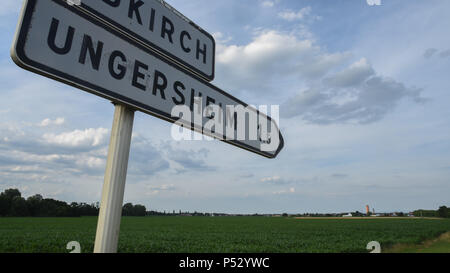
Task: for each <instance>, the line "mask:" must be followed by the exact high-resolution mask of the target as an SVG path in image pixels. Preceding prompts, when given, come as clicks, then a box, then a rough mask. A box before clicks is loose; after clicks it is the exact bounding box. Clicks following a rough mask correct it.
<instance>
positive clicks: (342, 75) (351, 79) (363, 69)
mask: <svg viewBox="0 0 450 273" xmlns="http://www.w3.org/2000/svg"><path fill="white" fill-rule="evenodd" d="M374 74H375V71H374V69H373V68H372V66H371V65H370V64H369V63H368V62H367V60H366V59H365V58H362V59H361V60H359V61H357V62H355V63H353V64H352V65H350V67H348V68H347V69H344V70H342V71H340V72H337V73H335V74H334V75H332V76H331V77H329V78H326V79H325V82H327V84H329V85H331V86H334V87H349V86H355V85H358V84H361V83H362V82H363V81H364V80H366V79H367V78H368V77H370V76H372V75H374Z"/></svg>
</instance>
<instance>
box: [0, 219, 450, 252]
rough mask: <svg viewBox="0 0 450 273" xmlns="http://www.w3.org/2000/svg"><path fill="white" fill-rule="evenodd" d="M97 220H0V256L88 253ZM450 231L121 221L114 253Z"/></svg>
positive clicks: (325, 242) (393, 222) (403, 238)
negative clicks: (71, 246) (72, 249)
mask: <svg viewBox="0 0 450 273" xmlns="http://www.w3.org/2000/svg"><path fill="white" fill-rule="evenodd" d="M96 225H97V218H96V217H80V218H0V252H3V253H4V252H33V253H34V252H37V253H55V252H56V253H67V252H69V250H67V249H66V245H67V243H68V242H70V241H78V242H79V243H80V244H81V251H82V252H83V253H89V252H92V251H93V247H94V239H95V231H96ZM448 231H450V220H448V219H416V218H414V219H411V218H391V219H370V218H369V219H367V218H366V219H294V218H282V217H278V218H276V217H275V218H272V217H123V219H122V225H121V234H120V240H119V252H139V253H142V252H146V253H181V252H188V253H210V252H212V253H264V252H275V253H316V252H330V253H334V252H367V250H366V245H367V243H368V242H370V241H378V242H380V243H381V246H382V248H386V247H390V246H392V245H398V244H404V245H407V244H418V243H420V242H422V241H425V240H427V239H432V238H436V237H438V236H439V235H440V234H443V233H445V232H448Z"/></svg>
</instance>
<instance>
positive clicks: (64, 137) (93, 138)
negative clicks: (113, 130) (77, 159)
mask: <svg viewBox="0 0 450 273" xmlns="http://www.w3.org/2000/svg"><path fill="white" fill-rule="evenodd" d="M108 132H109V130H108V129H105V128H97V129H93V128H90V129H86V130H84V131H81V130H75V131H72V132H67V133H62V134H58V135H56V134H45V135H44V136H43V138H44V140H45V141H46V142H48V143H49V144H56V145H60V146H67V147H89V146H90V147H96V146H100V145H101V144H103V143H104V141H105V140H106V137H107V135H108Z"/></svg>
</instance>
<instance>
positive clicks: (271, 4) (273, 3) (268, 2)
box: [261, 0, 280, 8]
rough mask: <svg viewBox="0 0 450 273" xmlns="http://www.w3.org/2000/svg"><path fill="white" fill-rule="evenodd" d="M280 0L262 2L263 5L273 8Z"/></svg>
mask: <svg viewBox="0 0 450 273" xmlns="http://www.w3.org/2000/svg"><path fill="white" fill-rule="evenodd" d="M279 2H280V0H264V1H262V2H261V6H263V7H265V8H273V7H274V6H275V4H278V3H279Z"/></svg>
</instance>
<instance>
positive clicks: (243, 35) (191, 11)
mask: <svg viewBox="0 0 450 273" xmlns="http://www.w3.org/2000/svg"><path fill="white" fill-rule="evenodd" d="M167 2H168V3H169V4H170V5H172V6H173V7H175V8H176V9H177V10H178V11H180V12H181V13H182V14H184V15H185V16H187V17H188V18H190V19H191V20H192V21H194V22H195V23H196V24H197V25H199V26H201V27H202V28H203V29H205V30H206V31H207V32H209V33H211V34H212V35H213V36H214V38H215V40H216V46H217V48H216V64H215V67H216V78H215V80H214V81H213V82H212V83H213V84H214V85H216V86H218V87H219V88H221V89H223V90H225V91H227V92H228V93H230V94H232V95H233V96H235V97H237V98H239V99H241V100H243V101H245V102H246V103H249V104H252V105H269V106H270V105H279V106H280V120H279V127H280V128H281V132H282V134H283V138H284V141H285V146H284V149H283V150H282V151H281V153H280V154H279V155H278V157H277V158H276V159H267V158H264V157H261V156H259V155H256V154H253V153H249V152H247V151H245V150H242V149H238V148H236V147H234V146H231V145H229V144H226V143H223V142H220V141H207V140H203V141H175V140H174V139H173V138H172V137H171V127H172V124H170V123H167V122H165V121H162V120H159V119H157V118H154V117H152V116H149V115H146V114H144V113H140V112H138V113H136V116H135V123H134V129H133V138H132V146H131V152H130V161H129V167H128V175H127V182H126V189H125V197H124V201H125V202H132V203H134V204H137V203H138V204H143V205H145V206H146V207H147V209H148V210H159V211H163V210H166V211H172V210H176V211H178V210H183V211H202V212H225V213H305V212H322V213H325V212H350V211H357V210H358V211H364V208H365V205H367V204H368V205H370V207H371V208H374V209H375V210H376V211H378V212H388V211H405V212H407V211H412V210H415V209H419V208H423V209H437V208H438V207H439V206H442V205H447V206H450V200H449V196H450V107H448V103H449V102H450V92H449V91H450V81H449V80H448V79H449V77H448V71H450V36H449V35H448V26H449V25H450V17H449V16H448V14H449V12H450V2H449V1H446V0H429V1H420V0H409V1H404V0H381V1H380V4H381V5H369V4H373V3H376V2H377V1H367V0H334V1H327V0H247V1H240V0H227V1H217V0H190V1H185V0H167ZM372 2H373V3H372ZM20 7H21V1H17V0H3V1H2V4H1V5H0V33H2V35H1V39H0V94H1V95H2V99H1V100H0V191H3V190H5V189H8V188H18V189H19V190H20V191H21V192H22V195H23V196H24V197H28V196H31V195H34V194H42V195H43V196H44V197H48V198H55V199H59V200H63V201H66V202H87V203H92V202H98V201H100V199H101V191H102V186H103V176H104V172H105V164H106V156H107V149H108V144H109V136H110V129H111V125H112V119H113V113H114V106H113V105H112V104H111V103H110V102H109V101H107V100H105V99H102V98H99V97H96V96H94V95H91V94H89V93H86V92H84V91H81V90H78V89H76V88H73V87H70V86H67V85H64V84H62V83H58V82H56V81H53V80H50V79H47V78H44V77H42V76H39V75H36V74H33V73H31V72H28V71H25V70H23V69H21V68H19V67H17V66H16V65H15V64H14V63H13V61H12V60H11V57H10V47H11V44H12V41H13V37H14V32H15V28H16V24H17V21H18V16H19V12H20ZM269 109H270V108H269ZM269 114H270V113H269Z"/></svg>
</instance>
